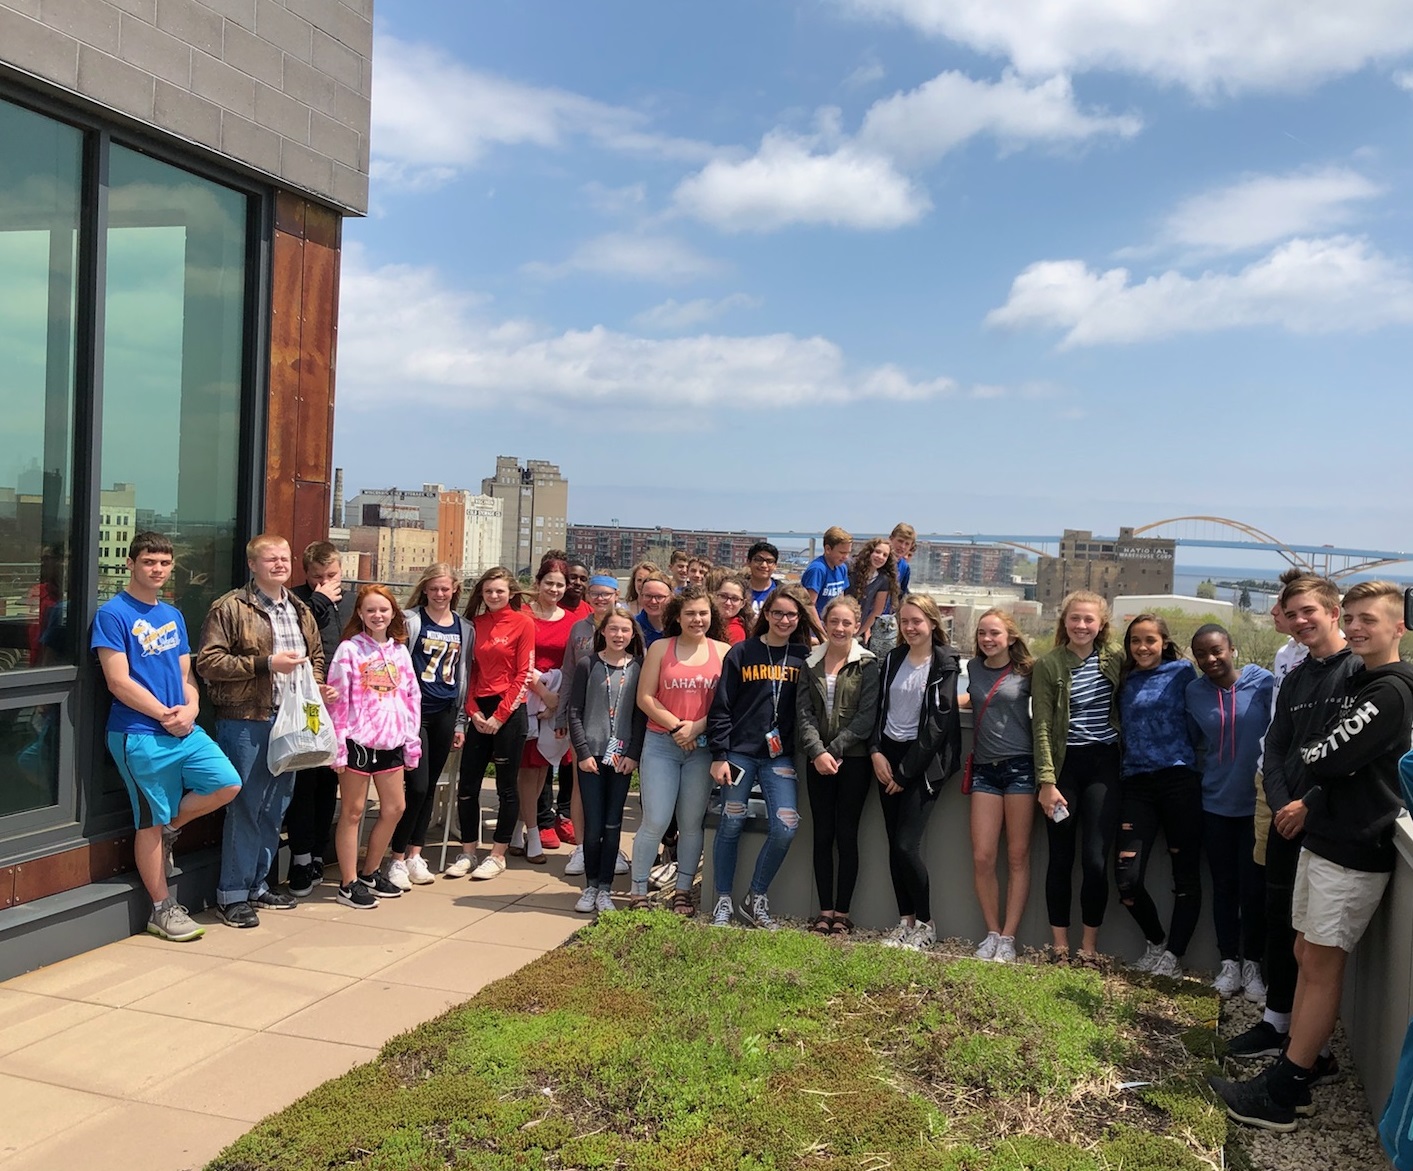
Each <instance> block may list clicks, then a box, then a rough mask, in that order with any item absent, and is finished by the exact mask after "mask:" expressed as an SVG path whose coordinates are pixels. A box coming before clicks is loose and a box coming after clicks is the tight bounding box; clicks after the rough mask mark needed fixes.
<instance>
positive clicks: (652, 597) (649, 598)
mask: <svg viewBox="0 0 1413 1171" xmlns="http://www.w3.org/2000/svg"><path fill="white" fill-rule="evenodd" d="M638 596H639V597H640V598H642V599H643V601H645V602H665V601H667V599H668V598H670V597H672V595H671V594H639V595H638Z"/></svg>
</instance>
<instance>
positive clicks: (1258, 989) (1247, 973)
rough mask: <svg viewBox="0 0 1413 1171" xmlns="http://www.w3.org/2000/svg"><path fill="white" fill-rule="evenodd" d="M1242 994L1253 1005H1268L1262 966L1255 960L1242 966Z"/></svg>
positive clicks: (1247, 961) (1248, 961)
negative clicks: (1262, 977)
mask: <svg viewBox="0 0 1413 1171" xmlns="http://www.w3.org/2000/svg"><path fill="white" fill-rule="evenodd" d="M1241 993H1242V995H1243V996H1245V997H1246V999H1247V1000H1249V1001H1251V1003H1252V1004H1265V1003H1266V982H1265V981H1264V980H1262V979H1261V965H1260V964H1258V963H1257V962H1256V961H1255V960H1246V961H1245V962H1243V963H1242V965H1241Z"/></svg>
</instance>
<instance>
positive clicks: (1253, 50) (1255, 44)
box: [841, 0, 1413, 94]
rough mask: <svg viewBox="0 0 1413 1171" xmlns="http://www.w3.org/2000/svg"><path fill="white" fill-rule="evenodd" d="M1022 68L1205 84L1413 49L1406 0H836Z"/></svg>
mask: <svg viewBox="0 0 1413 1171" xmlns="http://www.w3.org/2000/svg"><path fill="white" fill-rule="evenodd" d="M841 2H842V3H844V4H845V5H846V6H847V7H848V8H851V9H852V10H854V11H855V12H857V13H861V14H864V15H866V16H871V17H881V18H885V19H893V20H900V21H903V22H905V23H907V24H909V25H912V26H913V27H914V28H917V29H918V30H920V31H922V32H924V33H926V34H928V35H931V36H938V37H946V38H947V39H949V40H952V41H956V42H958V43H959V44H962V45H966V46H967V47H969V48H971V49H974V50H976V51H978V52H982V53H989V54H994V55H999V56H1003V57H1005V58H1006V59H1008V60H1009V61H1011V62H1012V63H1013V64H1014V65H1015V67H1016V68H1017V69H1018V70H1020V71H1021V72H1022V73H1024V74H1026V75H1027V76H1039V77H1048V76H1051V75H1053V74H1057V73H1079V72H1083V71H1086V70H1093V69H1103V70H1117V71H1120V72H1125V73H1134V74H1138V75H1141V76H1145V77H1150V78H1153V79H1154V80H1156V81H1160V82H1167V83H1176V84H1178V85H1182V86H1185V87H1187V88H1188V89H1190V90H1192V91H1194V92H1196V93H1200V94H1211V93H1215V92H1218V91H1223V90H1226V91H1237V90H1246V89H1257V90H1266V89H1276V90H1279V89H1289V88H1298V87H1303V86H1308V85H1312V84H1314V83H1316V82H1319V81H1322V80H1324V79H1326V78H1330V77H1337V76H1340V75H1342V74H1347V73H1353V72H1355V71H1357V70H1359V69H1361V68H1363V67H1364V66H1365V65H1366V64H1368V63H1369V62H1375V61H1388V60H1393V59H1396V58H1398V57H1400V56H1402V55H1404V54H1406V53H1407V52H1409V50H1410V49H1413V20H1409V18H1408V5H1407V3H1406V0H1344V2H1342V3H1330V2H1329V0H1241V2H1240V3H1232V2H1231V0H1142V2H1141V3H1135V2H1133V0H1006V2H1005V3H998V2H997V0H841Z"/></svg>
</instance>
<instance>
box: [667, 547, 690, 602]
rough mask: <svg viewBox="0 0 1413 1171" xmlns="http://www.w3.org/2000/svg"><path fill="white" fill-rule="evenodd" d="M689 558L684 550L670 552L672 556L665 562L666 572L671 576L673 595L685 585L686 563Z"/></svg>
mask: <svg viewBox="0 0 1413 1171" xmlns="http://www.w3.org/2000/svg"><path fill="white" fill-rule="evenodd" d="M690 560H691V558H690V557H689V556H688V554H687V550H686V549H674V550H672V556H671V557H670V558H668V561H667V571H668V573H670V574H671V575H672V592H673V593H674V594H675V593H677V591H678V590H680V589H681V588H682V587H683V586H684V585H686V584H687V562H688V561H690Z"/></svg>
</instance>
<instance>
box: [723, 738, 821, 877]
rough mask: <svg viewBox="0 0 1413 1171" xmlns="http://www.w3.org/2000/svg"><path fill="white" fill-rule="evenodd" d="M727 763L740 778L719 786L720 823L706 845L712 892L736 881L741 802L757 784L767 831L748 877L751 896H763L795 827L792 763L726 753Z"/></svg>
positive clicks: (743, 818) (786, 758) (785, 758)
mask: <svg viewBox="0 0 1413 1171" xmlns="http://www.w3.org/2000/svg"><path fill="white" fill-rule="evenodd" d="M726 760H727V763H728V764H730V765H731V766H732V768H733V769H736V768H739V769H741V771H742V775H741V779H740V780H739V781H737V782H736V783H735V784H732V785H722V786H721V801H722V805H721V823H720V824H719V825H718V826H717V830H716V842H715V844H714V845H713V846H712V852H711V864H712V871H713V877H714V879H715V886H716V894H717V897H718V898H720V897H721V896H722V895H729V894H730V893H731V888H732V886H733V885H734V882H735V878H736V852H737V849H738V847H739V846H740V844H741V828H742V827H743V826H744V825H745V824H746V799H747V798H748V797H749V796H750V795H751V789H752V788H753V787H754V786H755V784H756V782H757V781H759V782H760V789H761V793H762V794H763V795H764V796H765V811H766V819H767V821H768V823H769V829H768V831H767V833H766V837H765V844H764V845H762V846H761V848H760V854H759V855H758V856H757V858H756V870H755V873H754V874H753V875H752V876H751V892H750V893H751V894H757V895H763V894H765V893H766V891H767V890H769V889H770V883H771V880H772V879H774V877H775V875H776V872H777V871H778V870H779V869H780V866H781V864H782V863H783V862H784V861H785V854H786V853H787V852H788V851H789V849H790V843H791V842H793V841H794V840H795V831H796V830H797V829H798V828H799V826H800V814H799V805H798V804H797V799H798V785H797V783H796V779H795V761H794V759H793V758H792V757H790V756H776V757H770V756H745V755H742V754H739V753H735V752H732V753H728V754H727V757H726Z"/></svg>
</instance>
